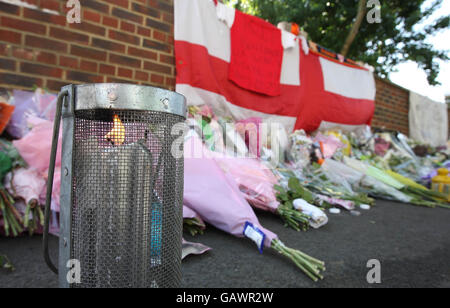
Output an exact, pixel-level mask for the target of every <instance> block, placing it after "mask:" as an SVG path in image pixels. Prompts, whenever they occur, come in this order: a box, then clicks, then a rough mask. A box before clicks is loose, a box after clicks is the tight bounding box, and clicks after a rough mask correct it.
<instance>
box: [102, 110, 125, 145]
mask: <svg viewBox="0 0 450 308" xmlns="http://www.w3.org/2000/svg"><path fill="white" fill-rule="evenodd" d="M105 139H106V140H108V141H110V142H111V143H112V144H114V145H121V144H123V143H124V142H125V126H123V124H122V121H121V120H120V118H119V116H118V115H117V114H115V115H114V119H113V128H112V129H111V131H110V132H109V133H108V134H107V135H106V136H105Z"/></svg>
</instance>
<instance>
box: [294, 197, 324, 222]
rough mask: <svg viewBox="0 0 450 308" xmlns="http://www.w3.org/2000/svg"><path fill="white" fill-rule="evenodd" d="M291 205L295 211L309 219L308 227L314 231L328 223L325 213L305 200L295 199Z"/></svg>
mask: <svg viewBox="0 0 450 308" xmlns="http://www.w3.org/2000/svg"><path fill="white" fill-rule="evenodd" d="M292 204H293V205H294V208H295V209H296V210H299V211H301V212H302V213H304V214H305V215H308V216H309V217H310V221H309V225H310V226H311V227H313V228H314V229H319V228H320V227H323V226H324V225H326V224H327V223H328V217H327V215H326V214H325V212H323V211H322V210H321V209H319V208H318V207H316V206H314V205H312V204H310V203H308V202H306V201H305V200H303V199H295V200H294V201H293V203H292Z"/></svg>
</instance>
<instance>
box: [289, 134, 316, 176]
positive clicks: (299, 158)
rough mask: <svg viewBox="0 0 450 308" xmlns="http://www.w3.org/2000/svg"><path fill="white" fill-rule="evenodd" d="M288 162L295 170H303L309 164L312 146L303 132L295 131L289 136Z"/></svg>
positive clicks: (310, 140) (311, 142)
mask: <svg viewBox="0 0 450 308" xmlns="http://www.w3.org/2000/svg"><path fill="white" fill-rule="evenodd" d="M289 142H290V150H289V155H290V160H291V161H292V163H293V164H294V166H295V167H296V168H299V169H303V168H304V167H306V166H307V165H309V162H310V152H311V151H310V147H311V146H312V144H313V141H312V139H311V138H309V137H308V136H307V135H306V133H305V131H304V130H296V131H295V132H293V133H292V134H291V135H290V136H289Z"/></svg>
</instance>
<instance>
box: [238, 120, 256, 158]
mask: <svg viewBox="0 0 450 308" xmlns="http://www.w3.org/2000/svg"><path fill="white" fill-rule="evenodd" d="M261 123H262V118H258V117H253V118H247V119H244V120H240V121H237V123H236V130H237V132H238V133H239V134H240V135H241V137H242V138H243V139H244V140H245V144H246V145H247V148H248V150H249V152H250V153H251V154H252V155H253V156H254V157H260V147H261V145H260V140H261V138H260V125H261ZM254 141H256V142H254Z"/></svg>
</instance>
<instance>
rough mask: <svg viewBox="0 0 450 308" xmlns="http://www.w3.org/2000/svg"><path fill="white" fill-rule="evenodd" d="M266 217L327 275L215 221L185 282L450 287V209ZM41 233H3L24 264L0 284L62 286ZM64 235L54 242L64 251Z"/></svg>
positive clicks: (0, 247)
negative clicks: (321, 222)
mask: <svg viewBox="0 0 450 308" xmlns="http://www.w3.org/2000/svg"><path fill="white" fill-rule="evenodd" d="M257 215H258V217H259V219H260V222H261V224H262V225H263V226H264V227H265V228H267V229H269V230H271V231H273V232H275V233H276V234H277V235H278V236H279V238H280V239H281V240H282V241H283V242H284V243H285V244H286V245H287V246H289V247H292V248H296V249H300V250H302V251H303V252H305V253H307V254H310V255H312V256H314V257H316V258H319V259H321V260H323V261H325V262H326V266H327V271H326V272H325V274H324V276H325V278H324V279H323V280H322V281H319V282H317V283H314V282H312V281H311V280H310V279H309V278H308V277H307V276H305V275H304V274H303V273H302V272H301V271H300V270H298V269H297V268H296V267H295V266H294V265H293V264H292V263H291V262H290V261H289V260H287V259H285V258H284V257H282V256H281V255H278V254H277V253H276V252H274V251H272V250H270V249H266V250H265V251H264V253H263V254H259V252H258V250H257V249H256V245H255V244H254V243H253V242H251V241H250V240H247V239H243V238H235V237H232V236H230V235H228V234H226V233H224V232H222V231H219V230H217V229H215V228H213V227H212V226H208V227H207V230H206V232H205V234H204V235H200V236H196V237H191V236H189V235H187V234H185V239H186V240H189V241H195V242H200V243H203V244H205V245H208V246H210V247H211V248H212V250H211V251H209V252H206V253H205V254H203V255H200V256H194V255H191V256H188V257H187V258H186V259H185V260H183V263H182V264H183V280H182V286H183V287H213V288H228V287H233V288H247V287H252V288H268V287H270V288H272V287H273V288H277V287H281V288H284V287H294V288H297V287H362V288H366V287H427V288H428V287H450V262H449V260H450V210H446V209H440V208H436V209H428V208H421V207H416V206H412V205H408V204H401V203H395V202H387V201H377V205H376V206H375V207H373V208H372V209H371V210H369V211H363V210H361V215H360V216H352V215H351V214H350V213H348V212H345V213H341V214H339V215H333V214H328V216H329V218H330V221H329V223H328V224H327V225H326V226H324V227H323V228H321V229H319V230H310V231H308V232H296V231H294V230H291V229H287V228H285V227H284V226H283V224H282V222H281V220H280V219H279V218H278V217H276V216H274V215H272V214H269V213H264V212H257ZM41 240H42V238H41V237H40V236H34V237H27V236H25V237H21V238H16V239H6V238H0V254H6V255H7V256H8V257H9V259H10V260H11V261H12V262H13V264H14V266H15V268H16V270H15V271H14V272H7V271H5V270H0V287H57V277H56V275H54V274H53V273H52V272H51V271H50V270H49V269H48V268H47V266H46V265H45V263H44V261H43V258H42V253H41ZM57 245H58V241H57V239H56V238H54V237H52V238H51V240H50V249H51V252H52V255H53V258H54V259H56V256H57ZM372 259H376V260H378V261H379V262H380V264H381V272H380V277H381V283H380V284H370V283H368V282H367V273H368V272H369V270H370V269H371V268H368V267H367V262H368V261H369V260H372Z"/></svg>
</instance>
